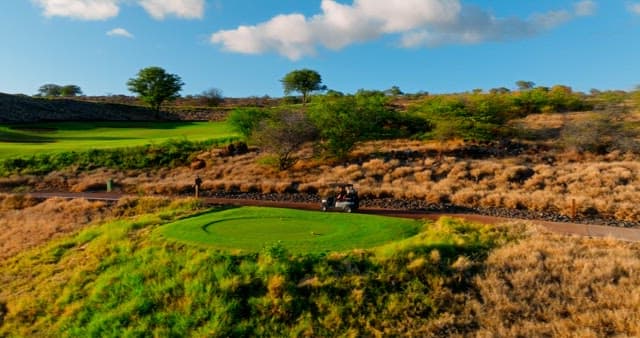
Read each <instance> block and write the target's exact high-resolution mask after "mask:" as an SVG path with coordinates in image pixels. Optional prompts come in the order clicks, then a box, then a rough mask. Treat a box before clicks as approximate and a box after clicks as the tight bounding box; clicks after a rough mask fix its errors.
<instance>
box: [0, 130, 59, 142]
mask: <svg viewBox="0 0 640 338" xmlns="http://www.w3.org/2000/svg"><path fill="white" fill-rule="evenodd" d="M0 142H7V143H55V142H56V138H53V137H47V136H40V135H30V134H23V133H16V132H11V131H5V130H0Z"/></svg>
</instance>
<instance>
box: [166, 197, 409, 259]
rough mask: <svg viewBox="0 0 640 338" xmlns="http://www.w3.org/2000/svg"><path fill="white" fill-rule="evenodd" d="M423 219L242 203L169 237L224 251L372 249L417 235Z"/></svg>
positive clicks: (174, 228)
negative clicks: (279, 247)
mask: <svg viewBox="0 0 640 338" xmlns="http://www.w3.org/2000/svg"><path fill="white" fill-rule="evenodd" d="M420 225H421V223H420V222H418V221H414V220H407V219H397V218H390V217H380V216H372V215H361V214H342V213H321V212H314V211H300V210H291V209H273V208H259V207H243V208H237V209H229V210H224V211H212V212H209V213H206V214H202V215H198V216H195V217H191V218H187V219H183V220H180V221H177V222H174V223H171V224H168V225H166V226H163V227H162V228H161V229H160V233H161V234H162V235H163V236H165V237H166V238H172V239H176V240H179V241H182V242H189V243H196V244H204V245H207V246H211V247H214V248H219V249H225V250H236V249H237V250H242V251H258V250H260V249H261V248H263V247H264V246H265V245H273V244H275V243H280V244H281V245H282V246H284V247H285V248H286V249H287V250H289V251H290V252H292V253H317V252H325V251H343V250H350V249H356V248H370V247H374V246H378V245H381V244H384V243H387V242H390V241H395V240H399V239H403V238H407V237H409V236H413V235H415V234H416V233H418V231H419V229H420Z"/></svg>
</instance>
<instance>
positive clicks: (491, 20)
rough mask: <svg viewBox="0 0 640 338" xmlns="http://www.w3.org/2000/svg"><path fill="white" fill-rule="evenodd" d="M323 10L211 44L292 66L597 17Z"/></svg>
mask: <svg viewBox="0 0 640 338" xmlns="http://www.w3.org/2000/svg"><path fill="white" fill-rule="evenodd" d="M320 8H321V12H320V13H319V14H316V15H313V16H310V17H305V16H304V15H302V14H287V15H278V16H275V17H273V18H272V19H270V20H268V21H266V22H262V23H259V24H256V25H253V26H239V27H237V28H236V29H230V30H221V31H218V32H215V33H213V34H212V35H211V38H210V41H211V42H212V43H214V44H220V45H221V46H222V48H223V49H224V50H227V51H231V52H237V53H244V54H262V53H267V52H276V53H279V54H281V55H284V56H286V57H287V58H289V59H292V60H297V59H300V58H302V57H304V56H307V55H314V54H315V53H316V50H317V48H318V47H324V48H329V49H334V50H337V49H340V48H344V47H346V46H349V45H351V44H354V43H359V42H365V41H370V40H374V39H377V38H380V37H381V36H384V35H389V34H394V35H396V34H397V35H399V36H400V43H399V44H400V46H402V47H419V46H434V45H439V44H450V43H463V44H469V43H479V42H483V41H488V40H493V41H495V40H507V39H516V38H522V37H527V36H531V35H534V34H537V33H539V32H541V31H544V30H548V29H552V28H554V27H556V26H558V25H560V24H562V23H564V22H567V21H569V20H571V19H573V18H575V17H576V16H585V15H590V14H592V13H593V12H594V11H595V3H594V2H593V1H591V0H585V1H580V2H578V3H576V4H575V7H574V9H573V11H571V12H570V11H567V10H559V11H552V12H547V13H539V14H534V15H532V16H531V17H529V18H528V19H521V18H497V17H495V16H493V15H492V14H491V13H489V12H487V11H486V10H483V9H481V8H479V7H476V6H472V5H463V4H462V3H461V2H460V1H459V0H353V3H352V4H342V3H339V2H337V1H335V0H322V2H321V6H320Z"/></svg>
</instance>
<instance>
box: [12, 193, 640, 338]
mask: <svg viewBox="0 0 640 338" xmlns="http://www.w3.org/2000/svg"><path fill="white" fill-rule="evenodd" d="M138 203H142V204H143V205H144V203H147V205H148V206H152V205H153V206H155V207H154V208H150V210H151V209H153V210H155V211H152V212H151V213H145V212H144V209H145V207H144V206H141V207H140V208H138V207H137V206H136V203H132V204H130V206H129V207H128V208H127V207H124V206H120V207H118V208H117V209H119V210H122V211H123V212H124V211H126V213H124V214H123V215H125V214H126V215H127V216H126V217H123V216H120V217H119V219H117V220H115V219H114V220H110V221H98V223H94V224H93V225H89V226H86V227H84V228H83V229H82V230H76V231H74V232H73V233H71V234H67V235H62V236H59V237H57V238H55V239H53V240H51V241H49V242H48V243H46V244H43V245H40V246H38V247H36V248H32V249H27V250H23V251H22V252H20V253H18V254H17V255H14V256H12V257H9V258H6V259H4V260H0V281H2V285H3V288H2V289H1V290H0V309H1V310H2V311H0V335H3V336H9V337H12V336H39V335H56V336H114V337H116V336H117V337H120V336H146V335H149V334H151V335H155V336H211V337H223V336H224V337H227V336H336V335H346V336H421V337H423V336H452V337H457V336H487V335H489V336H491V335H500V336H519V335H527V336H528V335H534V336H554V335H563V334H566V333H567V332H576V333H577V334H579V335H580V336H585V337H590V336H591V337H600V336H616V335H623V336H624V335H626V336H636V335H638V334H640V327H639V326H638V324H637V323H638V322H639V321H638V319H639V318H638V313H640V308H638V304H640V302H638V297H640V295H638V290H640V284H639V283H640V282H639V281H640V275H639V273H640V256H639V255H638V252H639V249H640V247H638V245H637V244H632V243H625V242H619V241H614V240H611V239H589V238H571V237H566V236H559V235H550V234H547V233H544V232H541V231H540V230H539V229H537V228H535V227H532V226H530V225H527V224H522V223H520V224H519V223H513V224H509V225H504V226H485V225H478V224H473V223H467V222H463V221H461V220H456V219H450V218H444V219H440V220H439V221H437V222H435V223H430V222H427V223H424V226H423V227H422V228H421V229H420V231H419V232H418V233H417V234H415V235H414V236H411V237H408V238H405V239H401V240H397V241H393V242H390V243H387V244H382V245H380V246H377V247H373V248H369V249H354V250H345V251H334V252H326V253H312V252H306V253H304V252H297V253H295V252H290V251H289V250H287V248H286V247H285V246H283V245H280V244H278V243H271V244H266V245H264V246H263V247H262V248H259V249H257V250H242V251H239V250H220V249H217V248H215V247H210V246H206V245H192V244H187V243H184V242H179V241H175V240H167V239H165V238H164V236H163V235H161V234H162V233H163V230H164V227H166V226H167V225H166V224H169V223H173V224H176V223H174V222H175V221H176V220H179V219H181V220H182V221H185V220H189V219H193V218H194V217H196V218H197V217H199V216H197V215H198V213H200V212H202V211H203V209H202V207H201V206H200V205H199V204H198V203H197V201H195V200H180V201H173V202H170V201H159V200H157V201H155V202H152V201H147V202H143V201H138ZM137 205H140V204H137ZM232 210H235V211H241V209H228V210H221V211H219V212H221V213H224V212H230V211H232ZM31 212H32V211H31ZM251 212H253V211H251ZM194 215H195V216H194ZM345 216H352V215H345ZM252 223H253V222H252ZM214 226H215V225H214Z"/></svg>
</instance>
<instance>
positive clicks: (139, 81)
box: [127, 67, 184, 111]
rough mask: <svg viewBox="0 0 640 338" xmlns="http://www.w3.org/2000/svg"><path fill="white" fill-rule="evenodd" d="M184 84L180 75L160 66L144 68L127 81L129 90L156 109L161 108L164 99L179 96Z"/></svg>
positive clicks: (172, 98)
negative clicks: (170, 72)
mask: <svg viewBox="0 0 640 338" xmlns="http://www.w3.org/2000/svg"><path fill="white" fill-rule="evenodd" d="M183 85H184V83H183V82H182V80H181V79H180V76H178V75H176V74H169V73H167V72H166V71H165V70H164V69H162V68H160V67H147V68H143V69H141V70H140V71H139V72H138V75H137V77H135V78H131V79H129V81H127V86H128V87H129V90H130V91H131V92H133V93H136V94H138V95H139V96H140V99H142V101H144V102H145V103H147V104H148V105H149V106H151V108H152V109H154V110H155V111H159V110H160V106H162V103H163V102H164V101H166V100H174V99H176V98H178V97H179V93H180V90H182V86H183Z"/></svg>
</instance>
